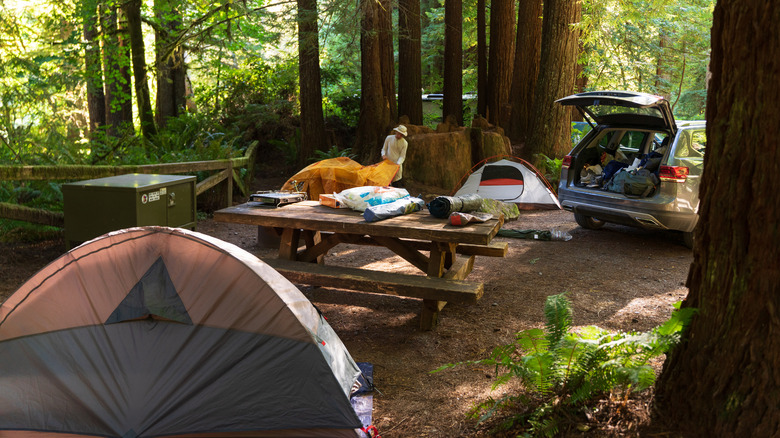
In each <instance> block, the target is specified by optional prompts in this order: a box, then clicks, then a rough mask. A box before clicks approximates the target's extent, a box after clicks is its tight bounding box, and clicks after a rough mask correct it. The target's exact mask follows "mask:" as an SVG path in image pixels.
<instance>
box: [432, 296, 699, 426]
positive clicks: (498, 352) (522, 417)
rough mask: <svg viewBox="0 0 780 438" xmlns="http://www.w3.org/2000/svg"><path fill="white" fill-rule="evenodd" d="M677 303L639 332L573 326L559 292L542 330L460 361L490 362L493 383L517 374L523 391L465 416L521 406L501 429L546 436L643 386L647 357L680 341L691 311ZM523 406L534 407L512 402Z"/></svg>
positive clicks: (648, 372) (649, 377) (649, 380)
mask: <svg viewBox="0 0 780 438" xmlns="http://www.w3.org/2000/svg"><path fill="white" fill-rule="evenodd" d="M676 307H677V310H675V311H674V312H673V313H672V316H671V318H670V319H669V320H668V321H666V322H665V323H664V324H663V325H661V326H659V327H656V328H655V329H653V330H651V331H649V332H645V333H622V332H619V333H610V332H608V331H605V330H603V329H600V328H598V327H595V326H588V327H585V328H584V329H582V330H580V331H577V332H573V331H572V313H571V304H570V303H569V301H568V299H567V298H566V296H565V293H564V294H558V295H552V296H549V297H547V300H546V303H545V306H544V314H545V319H546V325H545V329H544V330H543V329H530V330H524V331H522V332H519V333H517V335H516V338H515V341H514V342H513V343H511V344H508V345H502V346H499V347H496V348H495V349H494V350H493V352H492V353H491V354H490V357H488V358H487V359H482V360H477V361H470V362H466V363H468V364H481V365H491V366H494V367H495V371H496V379H495V381H494V382H493V389H495V388H496V387H498V386H499V385H501V384H503V383H506V382H508V381H510V380H511V379H512V378H518V379H520V381H521V382H522V383H523V385H524V387H525V388H526V390H527V394H525V395H523V396H515V395H510V396H507V397H504V398H502V399H499V400H493V399H489V400H487V401H486V402H485V403H482V404H480V405H478V406H476V407H475V408H474V409H473V410H472V416H474V417H475V418H478V422H483V421H485V420H487V419H488V418H491V417H492V416H493V415H494V414H495V413H496V412H497V411H498V410H499V409H502V408H512V407H514V408H515V409H516V410H519V411H520V412H519V413H517V414H515V415H512V416H510V417H509V419H508V420H507V421H505V422H504V423H503V424H502V425H501V427H502V428H506V429H513V428H517V427H520V428H521V429H523V430H525V431H526V433H527V434H528V436H546V437H551V436H554V435H555V434H556V433H558V430H559V429H560V428H561V426H562V425H564V424H565V421H566V419H571V418H576V416H577V413H578V411H581V409H582V408H583V407H585V406H587V404H588V402H591V401H594V400H598V399H599V398H601V396H602V395H604V394H606V393H610V392H621V393H622V394H623V395H626V396H627V395H628V393H630V392H633V391H641V390H644V389H646V388H649V387H650V386H652V385H653V384H654V383H655V372H654V370H653V368H652V367H651V366H650V365H649V363H648V362H649V361H650V359H652V358H654V357H657V356H659V355H661V354H664V353H666V352H667V351H668V350H669V349H670V348H671V347H673V346H674V345H676V344H677V343H678V342H679V341H680V336H681V332H682V329H683V327H684V326H685V325H686V324H687V322H688V321H689V320H690V318H691V316H692V315H693V312H694V310H693V309H682V310H681V309H679V303H678V305H677V306H676ZM460 364H463V363H460ZM460 364H448V365H445V366H443V367H441V368H439V369H437V370H435V371H433V372H438V371H442V370H444V369H448V368H451V367H454V366H456V365H460ZM529 405H530V406H534V408H533V409H531V410H528V409H526V411H523V410H522V409H520V408H519V407H520V406H529Z"/></svg>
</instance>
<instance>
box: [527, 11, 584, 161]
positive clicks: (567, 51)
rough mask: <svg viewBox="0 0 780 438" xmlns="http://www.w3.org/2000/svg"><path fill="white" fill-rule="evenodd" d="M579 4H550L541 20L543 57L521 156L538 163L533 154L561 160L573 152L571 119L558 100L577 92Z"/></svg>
mask: <svg viewBox="0 0 780 438" xmlns="http://www.w3.org/2000/svg"><path fill="white" fill-rule="evenodd" d="M579 15H580V3H579V2H578V1H576V0H547V1H545V2H544V15H543V17H544V18H543V20H542V54H541V61H540V65H539V79H538V82H537V84H536V89H535V91H534V110H533V122H531V127H532V129H531V130H530V131H531V137H530V139H529V141H528V142H527V143H526V146H525V148H524V149H523V152H522V154H521V155H522V156H523V157H524V158H527V159H529V161H532V162H534V161H537V160H536V159H534V157H533V155H534V154H544V155H546V156H547V157H549V158H558V157H562V156H563V155H565V154H566V153H567V152H569V150H570V149H571V117H570V116H569V114H570V113H569V111H568V109H567V108H566V107H563V106H561V105H558V104H556V103H555V100H556V99H559V98H561V97H565V96H568V95H570V94H572V93H573V91H574V71H575V65H576V63H577V32H576V30H575V29H574V27H573V26H572V24H574V23H576V22H578V21H579Z"/></svg>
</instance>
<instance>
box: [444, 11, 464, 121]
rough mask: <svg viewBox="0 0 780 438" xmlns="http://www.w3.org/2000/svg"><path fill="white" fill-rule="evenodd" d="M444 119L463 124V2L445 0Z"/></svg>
mask: <svg viewBox="0 0 780 438" xmlns="http://www.w3.org/2000/svg"><path fill="white" fill-rule="evenodd" d="M443 79H444V101H443V109H442V116H443V118H444V120H446V119H447V117H449V116H452V117H454V118H455V121H456V122H457V123H458V125H459V126H461V125H463V2H462V0H447V1H445V2H444V78H443Z"/></svg>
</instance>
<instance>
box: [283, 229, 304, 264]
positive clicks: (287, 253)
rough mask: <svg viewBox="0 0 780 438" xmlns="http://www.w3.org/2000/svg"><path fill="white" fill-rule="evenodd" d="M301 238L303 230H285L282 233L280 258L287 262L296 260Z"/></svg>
mask: <svg viewBox="0 0 780 438" xmlns="http://www.w3.org/2000/svg"><path fill="white" fill-rule="evenodd" d="M300 238H301V230H299V229H296V228H285V229H284V231H282V237H281V241H280V242H279V258H280V259H285V260H296V259H297V258H298V241H299V240H300Z"/></svg>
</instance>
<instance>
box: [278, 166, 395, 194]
mask: <svg viewBox="0 0 780 438" xmlns="http://www.w3.org/2000/svg"><path fill="white" fill-rule="evenodd" d="M398 167H399V166H398V165H397V164H395V163H393V162H392V161H390V160H383V161H381V162H379V163H376V164H372V165H370V166H363V165H361V164H360V163H358V162H356V161H353V160H351V159H349V158H347V157H338V158H329V159H327V160H322V161H318V162H316V163H314V164H310V165H309V166H306V167H305V168H304V169H303V170H301V171H300V172H298V173H296V174H295V175H293V177H292V178H290V179H289V180H287V182H286V183H285V184H284V186H283V187H282V190H285V191H303V192H306V193H307V194H308V196H309V199H315V200H316V199H317V198H319V196H320V195H321V194H332V193H339V192H341V191H342V190H346V189H350V188H352V187H362V186H389V185H390V184H391V183H392V182H393V178H394V177H395V174H396V173H398ZM293 183H295V186H293Z"/></svg>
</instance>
